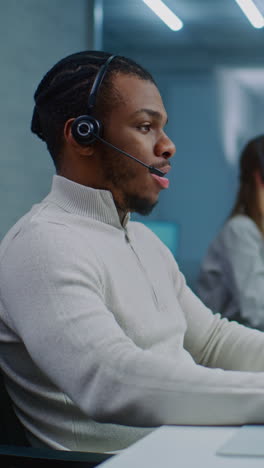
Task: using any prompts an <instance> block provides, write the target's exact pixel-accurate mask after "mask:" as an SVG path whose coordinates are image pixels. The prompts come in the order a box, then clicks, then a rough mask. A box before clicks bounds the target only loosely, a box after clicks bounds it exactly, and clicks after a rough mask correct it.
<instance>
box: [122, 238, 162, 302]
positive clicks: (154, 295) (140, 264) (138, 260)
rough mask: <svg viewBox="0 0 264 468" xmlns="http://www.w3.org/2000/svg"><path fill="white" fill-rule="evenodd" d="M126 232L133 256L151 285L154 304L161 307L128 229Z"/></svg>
mask: <svg viewBox="0 0 264 468" xmlns="http://www.w3.org/2000/svg"><path fill="white" fill-rule="evenodd" d="M124 231H125V238H126V240H127V242H128V244H129V246H130V248H131V250H132V252H133V254H134V255H135V257H136V259H137V263H138V264H139V267H140V269H141V271H142V272H143V274H144V276H145V278H146V280H147V282H148V284H149V285H150V288H151V291H152V296H153V298H154V302H155V303H156V305H157V307H159V301H158V298H157V295H156V292H155V289H154V287H153V284H152V283H151V281H150V279H149V277H148V274H147V272H146V270H145V268H144V267H143V265H142V263H141V261H140V259H139V257H138V255H137V252H136V251H135V249H134V247H133V246H132V244H131V242H130V239H129V236H128V234H127V231H126V229H124Z"/></svg>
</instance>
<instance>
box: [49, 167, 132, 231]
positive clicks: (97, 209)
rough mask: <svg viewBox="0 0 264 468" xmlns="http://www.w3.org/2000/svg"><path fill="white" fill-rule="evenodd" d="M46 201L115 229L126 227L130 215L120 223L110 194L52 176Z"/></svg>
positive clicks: (106, 191)
mask: <svg viewBox="0 0 264 468" xmlns="http://www.w3.org/2000/svg"><path fill="white" fill-rule="evenodd" d="M47 198H48V200H49V201H52V202H53V203H56V205H58V206H60V207H61V208H62V209H63V210H65V211H68V212H70V213H74V214H77V215H80V216H87V217H90V218H93V219H96V220H97V221H101V222H103V223H106V224H111V225H113V226H115V227H117V228H119V229H120V228H121V227H124V228H125V227H126V225H127V223H128V221H129V219H130V214H127V215H126V216H125V218H124V220H123V221H122V223H121V221H120V218H119V215H118V211H117V209H116V206H115V203H114V199H113V196H112V193H111V192H109V191H108V190H98V189H93V188H91V187H86V186H85V185H80V184H77V183H76V182H73V181H72V180H69V179H66V178H65V177H62V176H58V175H54V177H53V181H52V187H51V192H50V194H49V195H48V197H47Z"/></svg>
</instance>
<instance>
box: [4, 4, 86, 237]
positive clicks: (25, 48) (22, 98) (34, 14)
mask: <svg viewBox="0 0 264 468" xmlns="http://www.w3.org/2000/svg"><path fill="white" fill-rule="evenodd" d="M85 22H86V1H85V0H74V1H72V0H52V1H51V0H8V1H5V2H1V15H0V31H1V41H0V56H1V74H0V86H1V151H0V238H2V237H3V235H4V234H5V232H6V231H7V229H8V228H9V227H10V226H11V225H12V224H13V223H14V222H15V221H16V219H17V218H19V217H20V216H21V215H22V214H24V213H25V212H26V211H27V210H28V209H29V207H30V206H31V205H32V204H33V203H34V202H36V201H38V200H40V199H41V198H42V197H43V196H44V195H45V194H46V193H47V191H48V190H49V187H50V181H51V176H52V174H53V172H54V169H53V165H52V162H51V160H50V158H49V155H48V153H47V151H46V149H45V145H44V143H42V142H41V141H40V140H38V139H37V138H36V137H34V136H33V135H32V134H31V132H30V121H31V115H32V109H33V94H34V91H35V89H36V87H37V85H38V83H39V81H40V79H41V78H42V76H43V75H44V74H45V73H46V71H47V70H48V69H49V68H50V67H51V66H52V65H53V64H54V63H55V62H56V61H57V60H59V59H60V58H62V57H63V56H65V55H67V54H70V53H73V52H77V51H79V50H82V49H84V48H85V47H86V46H87V42H86V24H85Z"/></svg>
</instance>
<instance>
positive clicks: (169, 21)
mask: <svg viewBox="0 0 264 468" xmlns="http://www.w3.org/2000/svg"><path fill="white" fill-rule="evenodd" d="M143 2H144V3H146V5H147V6H148V7H149V8H151V10H153V11H154V13H156V15H158V16H159V18H160V19H161V20H162V21H164V23H165V24H166V25H167V26H168V27H169V28H170V29H172V30H173V31H179V30H180V29H181V28H182V27H183V22H182V21H181V20H180V18H178V16H176V15H175V14H174V13H173V12H172V11H171V10H170V9H169V8H168V7H167V6H166V5H165V3H163V2H162V1H161V0H143Z"/></svg>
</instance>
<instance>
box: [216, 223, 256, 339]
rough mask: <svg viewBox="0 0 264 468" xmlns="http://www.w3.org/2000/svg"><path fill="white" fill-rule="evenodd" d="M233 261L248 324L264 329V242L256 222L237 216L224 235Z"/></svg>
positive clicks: (235, 282) (240, 302)
mask: <svg viewBox="0 0 264 468" xmlns="http://www.w3.org/2000/svg"><path fill="white" fill-rule="evenodd" d="M223 242H224V245H225V247H226V257H227V260H228V261H229V264H230V267H231V271H232V275H233V279H234V284H235V287H236V291H235V292H234V293H235V294H236V296H237V298H238V302H239V306H240V314H241V317H242V319H243V320H244V322H245V323H246V324H247V325H249V326H250V327H253V328H258V329H260V330H264V240H263V238H262V236H261V234H260V232H259V230H258V229H257V227H256V226H255V224H254V223H253V221H251V220H250V219H249V218H247V217H245V216H243V217H242V216H237V217H235V218H233V219H231V220H230V221H229V223H227V225H226V227H225V229H224V232H223Z"/></svg>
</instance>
